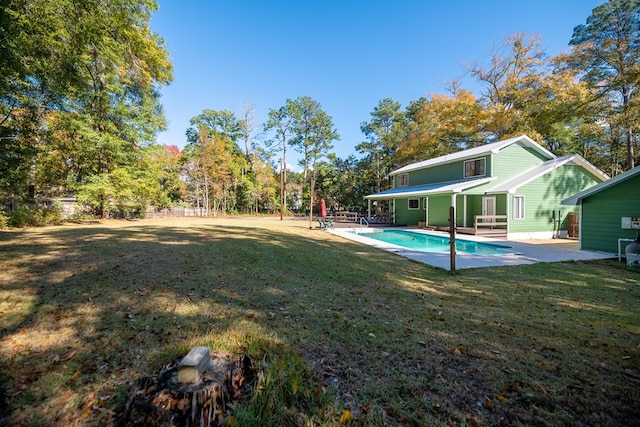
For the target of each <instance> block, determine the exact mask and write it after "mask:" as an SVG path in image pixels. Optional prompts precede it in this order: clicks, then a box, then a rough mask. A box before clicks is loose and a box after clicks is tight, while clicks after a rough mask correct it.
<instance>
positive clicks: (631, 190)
mask: <svg viewBox="0 0 640 427" xmlns="http://www.w3.org/2000/svg"><path fill="white" fill-rule="evenodd" d="M561 203H562V204H563V205H577V206H578V208H579V209H578V214H579V222H580V227H579V230H580V233H579V239H580V249H585V250H595V251H603V252H610V253H617V254H619V255H620V254H624V249H625V246H626V245H627V244H629V243H631V242H632V241H633V240H634V239H636V238H637V237H638V235H639V233H640V166H638V167H635V168H633V169H631V170H628V171H626V172H624V173H621V174H620V175H617V176H615V177H613V178H611V179H609V180H607V181H604V182H601V183H599V184H597V185H594V186H593V187H590V188H588V189H586V190H584V191H581V192H579V193H577V194H575V195H573V196H571V197H568V198H566V199H564V200H562V202H561Z"/></svg>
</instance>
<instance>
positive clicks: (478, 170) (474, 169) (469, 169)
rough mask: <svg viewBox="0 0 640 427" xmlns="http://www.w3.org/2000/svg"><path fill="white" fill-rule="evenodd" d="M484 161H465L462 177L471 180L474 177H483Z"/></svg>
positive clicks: (482, 159) (483, 159)
mask: <svg viewBox="0 0 640 427" xmlns="http://www.w3.org/2000/svg"><path fill="white" fill-rule="evenodd" d="M485 170H486V159H485V158H484V157H483V158H481V159H473V160H467V161H466V162H464V177H465V178H471V177H474V176H485V174H486V172H485Z"/></svg>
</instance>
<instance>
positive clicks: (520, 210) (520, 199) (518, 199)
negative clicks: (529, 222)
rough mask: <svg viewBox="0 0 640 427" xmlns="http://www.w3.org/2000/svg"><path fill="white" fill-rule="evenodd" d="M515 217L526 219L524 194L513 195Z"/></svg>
mask: <svg viewBox="0 0 640 427" xmlns="http://www.w3.org/2000/svg"><path fill="white" fill-rule="evenodd" d="M513 219H524V196H513Z"/></svg>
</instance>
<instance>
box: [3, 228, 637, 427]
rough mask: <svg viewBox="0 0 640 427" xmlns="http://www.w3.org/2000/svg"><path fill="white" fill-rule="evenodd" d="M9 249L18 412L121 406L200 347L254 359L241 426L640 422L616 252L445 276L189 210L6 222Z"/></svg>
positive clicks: (20, 418) (6, 311)
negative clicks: (17, 224) (64, 221)
mask: <svg viewBox="0 0 640 427" xmlns="http://www.w3.org/2000/svg"><path fill="white" fill-rule="evenodd" d="M0 265H1V266H2V269H1V271H0V338H1V340H0V357H1V358H2V360H3V361H4V362H3V363H2V365H1V366H0V375H2V376H4V377H5V378H7V382H6V383H7V392H8V394H9V395H10V399H11V413H10V415H9V417H10V418H9V424H10V425H51V424H53V423H56V422H58V423H60V424H64V425H74V424H76V425H102V424H105V423H107V424H108V423H110V422H113V421H117V414H118V412H119V408H120V405H121V404H122V402H123V401H124V398H125V396H126V389H127V385H128V383H129V382H131V381H133V380H135V379H136V378H138V377H140V376H143V375H149V374H151V373H153V370H154V368H155V367H156V366H158V365H160V364H162V363H165V362H167V361H169V360H171V359H172V358H175V357H176V356H179V355H181V354H184V353H186V351H188V349H189V348H191V347H192V346H194V345H207V346H210V347H212V349H214V350H215V351H220V352H231V353H234V354H243V353H249V354H250V355H252V356H253V358H254V359H255V360H258V361H259V363H260V367H261V368H262V372H263V374H262V377H261V379H260V382H259V385H258V387H256V389H255V393H254V396H252V397H251V399H249V400H248V401H247V402H245V403H244V404H243V405H242V407H240V408H238V409H237V410H236V411H235V414H234V415H235V417H236V418H235V419H236V424H235V425H243V426H245V425H338V424H340V419H341V417H342V420H343V421H344V422H345V423H348V424H350V425H384V424H387V425H451V424H454V425H504V424H509V425H543V424H544V425H567V424H568V425H577V424H582V425H621V424H626V425H629V424H637V423H640V397H638V395H637V393H636V390H637V387H638V385H639V384H640V362H639V360H640V359H639V357H640V339H639V338H640V313H639V312H638V308H639V307H640V286H639V285H638V282H639V281H640V275H639V273H638V272H637V271H633V270H629V269H627V268H625V266H624V265H623V264H621V263H618V262H615V261H599V262H568V263H551V264H537V265H526V266H511V267H501V268H486V269H471V270H460V271H459V272H458V273H457V274H456V275H450V274H449V273H448V272H446V271H443V270H439V269H435V268H432V267H429V266H426V265H423V264H420V263H416V262H412V261H409V260H406V259H404V258H401V257H398V256H396V255H393V254H390V253H387V252H383V251H379V250H376V249H373V248H369V247H366V246H362V245H360V244H357V243H354V242H350V241H346V240H343V239H341V238H339V237H336V236H333V235H331V234H329V233H326V232H323V231H320V230H309V228H308V222H306V221H294V220H285V221H283V222H280V221H277V220H273V219H261V220H257V219H182V220H180V221H178V220H155V221H151V220H149V221H146V220H145V221H134V222H125V221H122V222H106V223H103V224H91V225H74V226H62V227H48V228H43V229H27V230H19V231H3V232H0ZM347 410H348V411H350V414H351V420H350V421H346V417H345V415H344V414H345V411H347ZM1 418H2V414H0V420H1Z"/></svg>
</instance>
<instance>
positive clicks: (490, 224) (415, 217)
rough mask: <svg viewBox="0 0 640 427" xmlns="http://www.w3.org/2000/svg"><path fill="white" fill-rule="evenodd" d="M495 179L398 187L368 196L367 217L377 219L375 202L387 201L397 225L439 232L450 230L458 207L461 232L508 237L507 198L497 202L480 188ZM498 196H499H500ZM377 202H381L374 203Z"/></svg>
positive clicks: (459, 230) (457, 218)
mask: <svg viewBox="0 0 640 427" xmlns="http://www.w3.org/2000/svg"><path fill="white" fill-rule="evenodd" d="M493 179H494V178H476V179H465V180H459V181H448V182H439V183H432V184H424V185H415V186H403V187H396V188H392V189H390V190H386V191H383V192H380V193H377V194H372V195H369V196H366V197H365V199H367V201H368V217H369V218H374V217H375V215H374V212H373V211H372V205H374V204H375V205H379V204H380V201H388V202H389V204H390V206H391V209H392V211H391V212H390V214H391V215H390V216H391V217H392V218H393V219H394V224H395V225H406V226H418V227H419V228H424V229H431V230H437V231H447V230H448V229H449V208H450V207H451V206H453V207H454V208H455V210H456V221H455V223H456V224H455V226H456V230H457V232H459V233H463V234H471V235H477V236H485V237H506V236H507V233H508V228H509V224H508V216H507V215H506V213H507V212H506V211H504V212H503V210H504V209H503V208H504V206H502V204H503V202H504V200H499V202H500V203H498V204H499V205H500V208H498V206H497V205H496V197H495V196H494V195H486V194H485V193H484V191H482V190H481V189H480V188H479V187H480V186H482V185H483V184H487V183H489V182H491V181H493ZM498 199H499V198H498ZM376 201H378V203H375V202H376Z"/></svg>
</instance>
